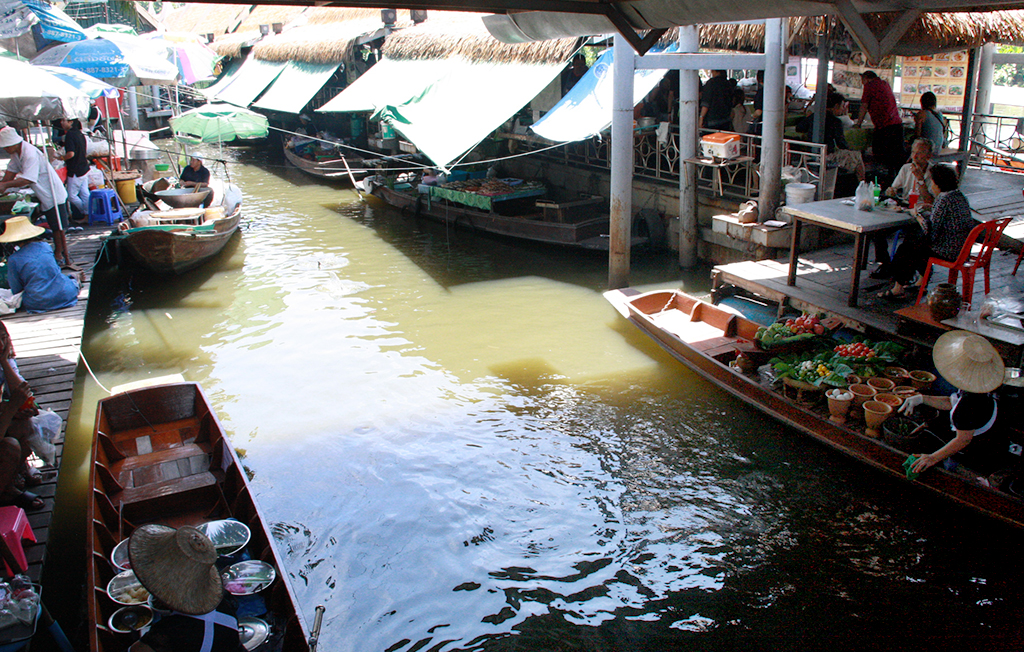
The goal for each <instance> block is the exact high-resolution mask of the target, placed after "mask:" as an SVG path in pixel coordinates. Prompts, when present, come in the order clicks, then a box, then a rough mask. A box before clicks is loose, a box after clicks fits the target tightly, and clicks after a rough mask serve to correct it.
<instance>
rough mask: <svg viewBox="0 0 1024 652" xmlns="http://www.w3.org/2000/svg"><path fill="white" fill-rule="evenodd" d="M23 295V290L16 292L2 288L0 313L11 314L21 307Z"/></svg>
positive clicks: (0, 290)
mask: <svg viewBox="0 0 1024 652" xmlns="http://www.w3.org/2000/svg"><path fill="white" fill-rule="evenodd" d="M5 276H6V275H5ZM21 295H22V293H21V292H19V293H17V294H14V293H12V292H11V291H10V290H8V289H7V288H0V315H10V314H12V313H14V312H15V311H16V310H17V309H18V308H20V307H21Z"/></svg>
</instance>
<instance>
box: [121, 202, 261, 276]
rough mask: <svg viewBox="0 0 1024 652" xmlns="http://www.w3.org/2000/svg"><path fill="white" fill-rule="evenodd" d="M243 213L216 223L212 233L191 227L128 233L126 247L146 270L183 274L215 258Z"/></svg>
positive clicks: (235, 229)
mask: <svg viewBox="0 0 1024 652" xmlns="http://www.w3.org/2000/svg"><path fill="white" fill-rule="evenodd" d="M241 219H242V214H241V211H240V210H239V211H235V214H234V215H232V216H230V217H226V218H224V219H221V220H217V221H216V222H215V223H214V230H213V231H205V232H204V231H195V230H191V229H188V228H183V229H181V230H174V231H164V230H158V229H147V228H145V227H143V228H140V229H132V230H129V231H128V232H127V233H126V234H125V236H124V243H125V246H127V247H128V251H129V252H130V253H131V255H132V257H133V258H134V259H135V260H136V261H137V262H138V263H139V264H140V265H142V266H143V267H145V268H146V269H148V270H150V271H153V272H156V273H158V274H183V273H185V272H187V271H189V270H192V269H195V268H196V267H199V266H200V265H202V264H203V263H205V262H206V261H207V260H209V259H210V258H213V257H214V256H216V255H217V254H218V253H220V251H221V249H223V248H224V246H225V245H227V243H228V240H230V239H231V237H232V236H233V235H234V234H235V232H236V231H238V223H239V221H240V220H241Z"/></svg>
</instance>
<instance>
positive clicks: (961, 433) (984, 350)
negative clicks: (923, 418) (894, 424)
mask: <svg viewBox="0 0 1024 652" xmlns="http://www.w3.org/2000/svg"><path fill="white" fill-rule="evenodd" d="M932 360H933V361H934V363H935V369H936V370H937V371H938V372H939V375H941V376H942V377H943V378H945V379H946V381H947V382H949V384H951V385H952V386H953V387H955V388H956V390H957V391H956V392H954V393H953V394H952V395H950V396H924V395H921V394H917V395H914V396H911V397H909V398H907V400H906V401H904V403H903V405H902V406H901V407H900V412H902V413H903V414H906V415H910V414H913V412H914V408H916V407H917V406H918V405H928V406H931V407H933V408H936V409H938V410H943V411H948V412H949V421H948V423H949V427H950V428H951V429H952V431H953V432H954V433H955V436H954V437H953V438H952V439H950V440H949V441H948V442H947V443H946V444H945V445H944V446H942V447H941V448H939V449H938V450H937V451H934V452H932V453H919V454H916V457H917V460H916V461H915V462H914V463H913V465H912V466H911V470H912V471H913V472H914V473H921V472H923V471H925V470H927V469H929V468H931V467H933V466H935V465H936V464H939V463H942V462H945V461H946V460H948V459H949V458H951V457H953V456H954V455H957V458H956V459H959V460H962V461H963V462H964V464H965V465H966V466H967V467H969V468H970V469H972V470H973V471H976V472H978V473H980V474H982V475H989V474H991V473H992V472H994V471H997V470H999V469H1001V468H1003V467H1005V466H1006V465H1007V461H1008V455H1009V454H1008V447H1009V440H1008V439H1007V437H1006V433H1005V432H1003V429H1002V428H1000V427H999V426H1000V423H999V419H998V417H999V406H998V401H997V400H996V395H995V391H996V390H997V389H998V388H999V386H1000V385H1002V384H1003V373H1004V367H1003V359H1002V358H1001V357H1000V356H999V352H998V351H996V350H995V347H993V346H992V345H991V344H990V343H989V341H988V340H986V339H985V338H984V337H982V336H981V335H977V334H975V333H969V332H967V331H950V332H948V333H944V334H943V335H942V336H941V337H939V339H938V340H937V341H936V342H935V347H934V348H933V349H932ZM943 421H945V420H944V419H943Z"/></svg>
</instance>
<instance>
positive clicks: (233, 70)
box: [199, 59, 244, 99]
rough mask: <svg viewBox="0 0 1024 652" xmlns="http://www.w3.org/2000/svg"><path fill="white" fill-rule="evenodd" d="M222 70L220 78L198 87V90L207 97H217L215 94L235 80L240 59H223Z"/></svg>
mask: <svg viewBox="0 0 1024 652" xmlns="http://www.w3.org/2000/svg"><path fill="white" fill-rule="evenodd" d="M223 61H224V63H223V64H222V65H223V66H224V72H223V73H222V74H221V76H220V79H218V80H217V81H216V82H214V83H213V84H212V85H211V86H207V87H206V88H201V89H199V92H200V93H202V94H203V95H205V96H206V98H207V99H213V98H215V97H217V94H218V93H220V92H221V91H222V90H224V89H225V88H227V87H228V84H230V83H231V82H233V81H235V77H237V76H238V73H239V72H241V71H242V64H243V63H244V61H243V60H242V59H224V60H223Z"/></svg>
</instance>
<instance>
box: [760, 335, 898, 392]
mask: <svg viewBox="0 0 1024 652" xmlns="http://www.w3.org/2000/svg"><path fill="white" fill-rule="evenodd" d="M902 352H903V347H902V346H900V345H899V344H896V343H895V342H876V343H872V342H870V341H868V340H860V341H854V342H849V343H844V344H838V345H835V346H830V347H829V348H827V349H825V350H820V349H818V350H816V351H805V352H802V353H789V354H785V355H780V356H777V357H775V358H772V359H771V360H770V361H769V362H770V364H771V365H772V367H773V368H774V369H775V372H776V374H777V377H778V378H793V379H794V380H799V381H802V382H805V383H810V384H811V385H814V386H815V387H821V386H822V385H828V386H832V387H846V386H847V382H846V377H847V376H849V375H850V374H857V375H860V376H869V377H870V376H877V375H879V373H880V372H881V371H882V369H884V368H885V367H886V366H889V365H891V364H892V363H893V362H894V361H895V360H896V359H897V357H898V356H899V355H900V354H901V353H902Z"/></svg>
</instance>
